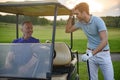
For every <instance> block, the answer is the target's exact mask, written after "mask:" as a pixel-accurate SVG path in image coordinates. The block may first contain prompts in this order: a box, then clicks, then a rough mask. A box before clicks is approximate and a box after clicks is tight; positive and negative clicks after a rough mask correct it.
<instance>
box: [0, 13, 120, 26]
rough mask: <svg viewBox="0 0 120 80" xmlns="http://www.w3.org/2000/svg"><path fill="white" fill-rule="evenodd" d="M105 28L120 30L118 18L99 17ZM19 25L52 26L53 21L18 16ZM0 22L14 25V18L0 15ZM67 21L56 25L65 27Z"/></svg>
mask: <svg viewBox="0 0 120 80" xmlns="http://www.w3.org/2000/svg"><path fill="white" fill-rule="evenodd" d="M101 18H102V19H103V20H104V21H105V23H106V26H107V27H119V28H120V16H115V17H114V16H106V17H101ZM18 19H19V20H18V21H19V22H18V23H19V24H21V23H22V22H23V21H25V20H29V21H32V23H33V24H35V25H53V21H51V20H48V19H46V18H44V17H30V16H23V15H20V16H19V18H18ZM0 22H6V23H16V16H15V15H4V16H3V15H0ZM66 22H67V20H63V19H60V20H57V25H59V26H60V25H66Z"/></svg>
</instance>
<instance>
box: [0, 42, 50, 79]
mask: <svg viewBox="0 0 120 80" xmlns="http://www.w3.org/2000/svg"><path fill="white" fill-rule="evenodd" d="M50 46H51V44H47V43H46V44H40V43H15V44H14V43H11V44H8V43H4V44H3V43H1V44H0V77H13V78H38V79H47V77H49V73H50V70H51V69H50V67H49V66H50V65H51V62H50V61H51V60H50V58H51V57H50V56H51V54H50Z"/></svg>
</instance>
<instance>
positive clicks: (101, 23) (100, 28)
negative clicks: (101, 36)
mask: <svg viewBox="0 0 120 80" xmlns="http://www.w3.org/2000/svg"><path fill="white" fill-rule="evenodd" d="M96 23H97V24H96V25H97V27H98V31H99V32H100V31H103V30H107V28H106V25H105V23H104V21H103V20H102V19H101V18H97V20H96Z"/></svg>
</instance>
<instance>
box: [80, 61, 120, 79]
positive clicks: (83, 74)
mask: <svg viewBox="0 0 120 80" xmlns="http://www.w3.org/2000/svg"><path fill="white" fill-rule="evenodd" d="M119 67H120V61H113V68H114V78H115V80H120V68H119ZM79 73H80V74H79V76H80V80H89V79H88V72H87V65H86V63H85V62H80V63H79ZM98 75H99V76H98V78H99V80H104V78H103V75H102V72H101V71H100V69H99V71H98Z"/></svg>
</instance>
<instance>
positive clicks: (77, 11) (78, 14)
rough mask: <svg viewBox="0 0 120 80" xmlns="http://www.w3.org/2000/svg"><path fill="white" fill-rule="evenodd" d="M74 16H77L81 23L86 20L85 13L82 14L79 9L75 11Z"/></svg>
mask: <svg viewBox="0 0 120 80" xmlns="http://www.w3.org/2000/svg"><path fill="white" fill-rule="evenodd" d="M74 14H75V15H76V17H77V18H78V20H79V21H83V20H84V16H83V13H81V12H80V11H79V10H78V9H76V10H74Z"/></svg>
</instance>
